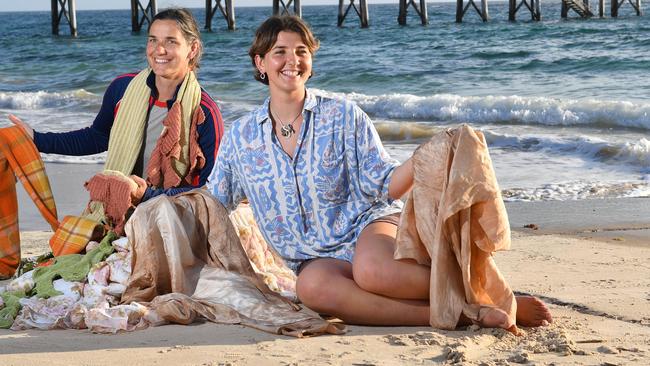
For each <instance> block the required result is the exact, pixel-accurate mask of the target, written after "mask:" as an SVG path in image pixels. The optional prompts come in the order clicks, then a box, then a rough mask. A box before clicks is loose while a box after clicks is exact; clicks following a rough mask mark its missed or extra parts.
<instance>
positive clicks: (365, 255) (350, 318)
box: [296, 222, 552, 332]
mask: <svg viewBox="0 0 650 366" xmlns="http://www.w3.org/2000/svg"><path fill="white" fill-rule="evenodd" d="M396 233H397V227H396V226H395V225H392V224H390V223H385V222H379V223H374V224H370V225H368V226H367V227H366V228H365V229H364V230H363V232H362V233H361V235H360V236H359V240H358V241H357V246H356V249H355V256H354V261H353V264H352V265H350V263H348V262H345V261H341V260H336V259H317V260H314V261H312V262H311V263H309V264H308V265H307V266H306V267H305V268H304V269H303V271H302V272H301V273H300V275H299V276H298V282H297V284H296V290H297V293H298V298H300V300H301V301H302V302H303V303H304V304H305V305H307V306H308V307H309V308H311V309H312V310H315V311H317V312H321V313H326V314H330V315H333V316H336V317H338V318H339V319H341V320H343V321H345V322H346V323H350V324H372V325H428V324H429V301H428V299H429V279H430V271H431V269H430V267H428V266H423V265H419V264H417V263H416V262H415V261H397V260H395V259H393V253H394V251H395V237H396ZM405 284H408V286H405ZM517 305H518V311H517V323H519V324H520V325H523V326H529V327H530V326H541V325H546V324H547V323H550V322H551V321H552V320H551V314H550V312H549V311H548V308H546V306H545V305H544V303H543V302H541V301H540V300H539V299H537V298H534V297H531V296H519V297H517ZM479 322H480V324H481V325H482V326H484V327H494V328H504V329H511V330H513V331H514V332H516V327H514V324H511V323H510V321H509V319H508V316H507V314H506V313H505V312H504V311H502V310H500V309H496V308H489V307H486V308H483V309H481V311H480V313H479ZM470 323H471V321H470V320H469V319H467V318H465V317H463V316H461V319H459V325H467V324H470Z"/></svg>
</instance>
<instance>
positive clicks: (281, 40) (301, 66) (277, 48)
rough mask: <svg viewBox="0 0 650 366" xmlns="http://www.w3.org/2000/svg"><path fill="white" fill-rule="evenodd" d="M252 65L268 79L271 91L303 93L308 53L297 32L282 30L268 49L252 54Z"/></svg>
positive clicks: (310, 62) (307, 70) (310, 64)
mask: <svg viewBox="0 0 650 366" xmlns="http://www.w3.org/2000/svg"><path fill="white" fill-rule="evenodd" d="M255 64H256V66H257V68H258V70H259V71H260V72H261V73H265V74H266V77H267V78H268V81H269V89H270V91H271V94H275V93H278V92H279V93H285V94H294V93H295V94H296V95H297V96H300V97H302V96H304V92H305V82H307V80H308V79H309V77H310V76H311V66H312V54H311V52H310V51H309V48H308V47H307V45H305V43H304V42H303V40H302V38H301V37H300V34H298V33H295V32H285V31H282V32H280V33H278V38H277V41H276V42H275V44H274V45H273V47H272V48H271V50H269V52H267V53H266V54H265V55H264V56H263V57H262V56H260V55H256V56H255Z"/></svg>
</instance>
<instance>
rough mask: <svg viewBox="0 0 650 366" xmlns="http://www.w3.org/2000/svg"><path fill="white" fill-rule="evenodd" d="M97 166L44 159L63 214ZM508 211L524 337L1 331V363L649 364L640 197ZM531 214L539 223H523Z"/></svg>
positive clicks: (31, 221) (28, 212)
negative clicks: (529, 304)
mask: <svg viewBox="0 0 650 366" xmlns="http://www.w3.org/2000/svg"><path fill="white" fill-rule="evenodd" d="M97 167H98V166H97V165H70V164H65V165H61V164H57V165H56V166H52V165H51V164H49V165H48V171H51V172H52V173H50V176H51V179H52V185H53V189H54V192H55V197H56V198H57V200H58V201H57V202H61V203H65V204H64V205H61V204H59V215H60V216H63V212H65V214H68V213H75V211H74V209H76V208H77V207H79V208H80V207H83V204H84V203H83V202H84V200H85V198H84V195H83V194H84V191H83V188H81V187H82V182H83V180H84V179H85V178H83V177H85V176H90V175H91V174H92V171H93V170H94V168H97ZM61 168H64V169H61ZM75 187H76V188H75ZM24 198H25V197H24V196H23V199H21V220H23V221H22V222H21V227H23V228H25V227H28V228H30V229H27V230H25V229H23V231H22V232H21V235H22V249H23V250H22V254H23V256H25V257H28V256H33V255H37V254H40V253H43V252H45V251H46V250H48V244H47V240H48V239H49V236H50V235H51V233H50V232H48V231H47V230H46V228H45V227H43V226H42V225H43V224H41V223H39V219H38V214H37V213H36V212H35V211H32V210H33V208H31V207H30V202H29V201H26V200H24ZM508 210H509V214H510V220H511V225H512V227H513V229H514V230H515V231H514V233H513V243H512V249H511V250H510V251H507V252H499V253H497V254H496V256H495V258H496V261H497V263H498V265H499V267H500V269H501V270H502V272H503V274H504V276H505V277H506V278H507V279H508V281H509V282H510V284H511V286H512V287H513V289H515V290H517V291H519V292H523V293H529V294H533V295H536V296H539V297H541V298H543V299H544V300H545V301H546V302H547V303H548V304H549V306H550V308H551V310H552V313H553V316H554V319H555V321H554V323H553V324H552V325H550V326H548V327H544V328H537V329H524V330H525V335H524V336H521V337H515V336H512V335H511V334H509V333H506V332H504V331H501V330H494V329H479V328H478V327H474V326H472V327H467V328H462V329H459V330H456V331H441V330H436V329H432V328H428V327H361V326H349V327H348V333H347V334H345V335H342V336H320V337H314V338H306V339H294V338H290V337H285V336H278V335H272V334H268V333H264V332H261V331H258V330H254V329H250V328H245V327H242V326H232V325H219V324H213V323H203V324H193V325H190V326H181V325H167V326H162V327H154V328H149V329H146V330H142V331H136V332H132V333H122V334H116V335H103V334H93V333H91V332H89V331H79V330H54V331H38V330H31V331H19V332H14V331H10V330H0V354H1V355H2V356H1V357H0V364H1V365H32V364H33V365H36V364H39V365H40V364H43V363H47V364H50V365H70V364H83V365H108V364H112V365H115V364H128V365H136V364H163V365H166V364H170V365H171V364H174V365H411V364H413V365H427V364H438V363H461V364H476V365H504V364H517V363H518V364H539V365H551V364H555V365H565V364H579V365H628V364H638V365H646V364H649V363H650V245H648V243H649V242H650V240H648V239H649V238H650V230H649V229H648V228H647V227H645V226H644V221H643V219H644V217H645V218H647V217H648V213H649V212H648V211H649V210H650V209H649V208H648V205H647V200H645V199H617V200H584V201H567V202H539V203H509V204H508ZM40 221H42V219H41V220H40ZM528 224H535V225H536V226H537V228H538V229H537V230H534V229H525V228H523V226H524V225H528ZM0 285H2V283H0Z"/></svg>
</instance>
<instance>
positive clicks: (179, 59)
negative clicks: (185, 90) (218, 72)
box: [147, 19, 197, 80]
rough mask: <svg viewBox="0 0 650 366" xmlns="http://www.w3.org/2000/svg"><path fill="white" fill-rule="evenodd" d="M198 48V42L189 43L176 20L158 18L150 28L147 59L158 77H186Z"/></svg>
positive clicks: (175, 78) (172, 78)
mask: <svg viewBox="0 0 650 366" xmlns="http://www.w3.org/2000/svg"><path fill="white" fill-rule="evenodd" d="M196 48H197V46H196V44H194V43H193V44H189V43H188V42H187V40H186V39H185V37H183V33H182V32H181V30H180V29H179V27H178V25H177V24H176V22H175V21H174V20H167V19H161V20H156V21H154V22H153V24H152V25H151V28H150V29H149V38H148V40H147V61H148V62H149V66H150V67H151V68H152V69H153V72H154V74H156V77H157V78H165V79H171V80H178V79H182V78H184V77H185V74H187V72H188V71H189V70H190V60H191V59H192V58H193V57H194V55H195V54H196Z"/></svg>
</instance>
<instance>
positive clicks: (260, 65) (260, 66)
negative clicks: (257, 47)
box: [255, 55, 266, 73]
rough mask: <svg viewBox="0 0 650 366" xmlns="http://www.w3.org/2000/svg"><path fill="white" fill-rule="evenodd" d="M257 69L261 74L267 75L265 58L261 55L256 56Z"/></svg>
mask: <svg viewBox="0 0 650 366" xmlns="http://www.w3.org/2000/svg"><path fill="white" fill-rule="evenodd" d="M255 67H257V69H258V70H259V71H260V72H261V73H265V72H266V68H265V67H264V58H263V57H262V56H260V55H255Z"/></svg>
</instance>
